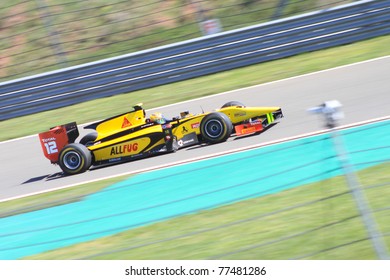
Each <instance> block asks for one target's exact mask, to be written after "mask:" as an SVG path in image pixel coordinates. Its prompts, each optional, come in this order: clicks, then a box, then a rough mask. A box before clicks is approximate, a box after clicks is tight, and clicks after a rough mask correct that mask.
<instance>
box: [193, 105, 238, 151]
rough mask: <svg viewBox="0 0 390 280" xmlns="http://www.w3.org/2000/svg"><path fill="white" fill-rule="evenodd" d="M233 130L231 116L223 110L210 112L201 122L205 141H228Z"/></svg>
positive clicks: (213, 142)
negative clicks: (222, 111)
mask: <svg viewBox="0 0 390 280" xmlns="http://www.w3.org/2000/svg"><path fill="white" fill-rule="evenodd" d="M232 131H233V124H232V122H231V120H230V119H229V117H228V116H227V115H225V114H224V113H221V112H214V113H210V114H208V115H207V116H205V117H204V118H203V119H202V121H201V123H200V133H201V135H202V138H203V140H204V141H206V142H208V143H211V144H215V143H220V142H224V141H226V140H227V139H228V138H229V136H230V135H231V133H232Z"/></svg>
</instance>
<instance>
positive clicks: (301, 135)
mask: <svg viewBox="0 0 390 280" xmlns="http://www.w3.org/2000/svg"><path fill="white" fill-rule="evenodd" d="M387 120H390V115H388V116H385V117H381V118H375V119H371V120H366V121H361V122H356V123H352V124H347V125H343V126H339V127H337V130H344V129H348V128H351V127H357V126H361V125H366V124H370V123H376V122H382V121H387ZM330 131H332V130H331V129H323V130H318V131H314V132H309V133H305V134H300V135H295V136H290V137H287V138H282V139H278V140H273V141H269V142H265V143H260V144H255V145H251V146H247V147H242V148H236V149H232V150H228V151H223V152H219V153H214V154H209V155H205V156H201V157H196V158H191V159H186V160H181V161H176V162H172V163H168V164H162V165H158V166H154V167H149V168H143V169H138V170H132V171H129V172H123V173H120V174H115V175H111V176H106V177H102V178H97V179H93V180H88V181H84V182H79V183H74V184H70V185H66V186H62V187H58V188H54V189H50V190H44V191H39V192H35V193H30V194H25V195H20V196H15V197H11V198H6V199H3V200H0V203H1V202H6V201H11V200H15V199H19V198H25V197H28V196H33V195H38V194H44V193H48V192H52V191H57V190H62V189H67V188H71V187H75V186H80V185H84V184H88V183H94V182H97V181H102V180H107V179H112V178H115V177H120V176H125V175H134V174H139V173H145V172H151V171H154V170H158V169H163V168H168V167H172V166H176V165H181V164H189V163H192V162H196V161H202V160H208V159H210V158H215V157H220V156H224V155H227V154H234V153H238V152H243V151H247V150H251V149H256V148H260V147H265V146H272V145H276V144H280V143H283V142H288V141H293V140H297V139H301V138H306V137H311V136H316V135H320V134H324V133H327V132H330Z"/></svg>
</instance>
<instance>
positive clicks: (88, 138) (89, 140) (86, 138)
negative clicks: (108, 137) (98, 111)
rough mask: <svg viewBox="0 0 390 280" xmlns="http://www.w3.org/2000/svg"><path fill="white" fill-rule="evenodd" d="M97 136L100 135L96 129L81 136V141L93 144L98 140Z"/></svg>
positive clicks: (89, 144) (86, 144)
mask: <svg viewBox="0 0 390 280" xmlns="http://www.w3.org/2000/svg"><path fill="white" fill-rule="evenodd" d="M97 137H98V134H97V132H96V131H94V132H91V133H88V134H87V135H85V136H84V137H83V138H81V140H80V141H79V143H80V144H82V145H84V146H86V147H88V146H91V145H92V144H93V142H94V141H95V140H96V138H97Z"/></svg>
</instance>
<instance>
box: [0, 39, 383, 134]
mask: <svg viewBox="0 0 390 280" xmlns="http://www.w3.org/2000/svg"><path fill="white" fill-rule="evenodd" d="M389 45H390V35H388V36H383V37H378V38H374V39H371V40H366V41H362V42H358V43H354V44H350V45H345V46H340V47H335V48H330V49H326V50H321V51H316V52H312V53H305V54H301V55H297V56H293V57H289V58H285V59H280V60H275V61H271V62H267V63H261V64H256V65H253V66H248V67H245V68H239V69H235V70H231V71H226V72H221V73H217V74H213V75H208V76H204V77H199V78H195V79H191V80H186V81H182V82H177V83H172V84H168V85H163V86H159V87H154V88H150V89H145V90H140V91H135V92H131V93H127V94H121V95H116V96H112V97H108V98H101V99H96V100H93V101H89V102H84V103H80V104H78V105H74V106H69V107H64V108H60V109H57V110H52V111H47V112H42V113H38V114H34V115H29V116H24V117H20V118H14V119H11V120H7V121H2V122H1V123H0V141H4V140H7V139H13V138H16V137H21V136H26V135H30V134H34V133H39V132H42V131H46V130H47V129H48V128H49V127H52V126H53V125H57V124H62V123H66V122H71V121H77V123H79V124H81V123H85V122H89V121H94V120H98V119H103V118H106V117H110V116H113V115H115V114H119V113H122V112H126V111H128V110H130V109H131V106H132V105H134V104H136V103H140V102H142V103H144V106H145V108H147V109H148V108H153V107H158V106H163V105H167V104H172V103H175V102H180V101H184V100H190V99H194V98H198V97H202V96H208V95H212V94H216V93H220V92H224V91H229V90H234V89H238V88H242V87H247V86H251V85H257V84H261V83H266V82H270V81H275V80H280V79H284V78H288V77H293V76H297V75H302V74H306V73H310V72H314V71H319V70H324V69H329V68H332V67H337V66H341V65H346V64H350V63H354V62H359V61H364V60H367V59H372V58H376V57H381V56H386V55H389V54H390V48H389V47H388V46H389Z"/></svg>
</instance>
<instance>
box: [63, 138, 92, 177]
mask: <svg viewBox="0 0 390 280" xmlns="http://www.w3.org/2000/svg"><path fill="white" fill-rule="evenodd" d="M58 164H59V165H60V167H61V169H62V171H64V173H66V174H68V175H74V174H79V173H83V172H85V171H87V170H88V169H89V167H90V166H91V164H92V154H91V151H89V150H88V149H87V148H86V147H85V146H84V145H82V144H79V143H72V144H69V145H66V146H65V147H64V148H63V149H62V150H61V151H60V154H59V157H58Z"/></svg>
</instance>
